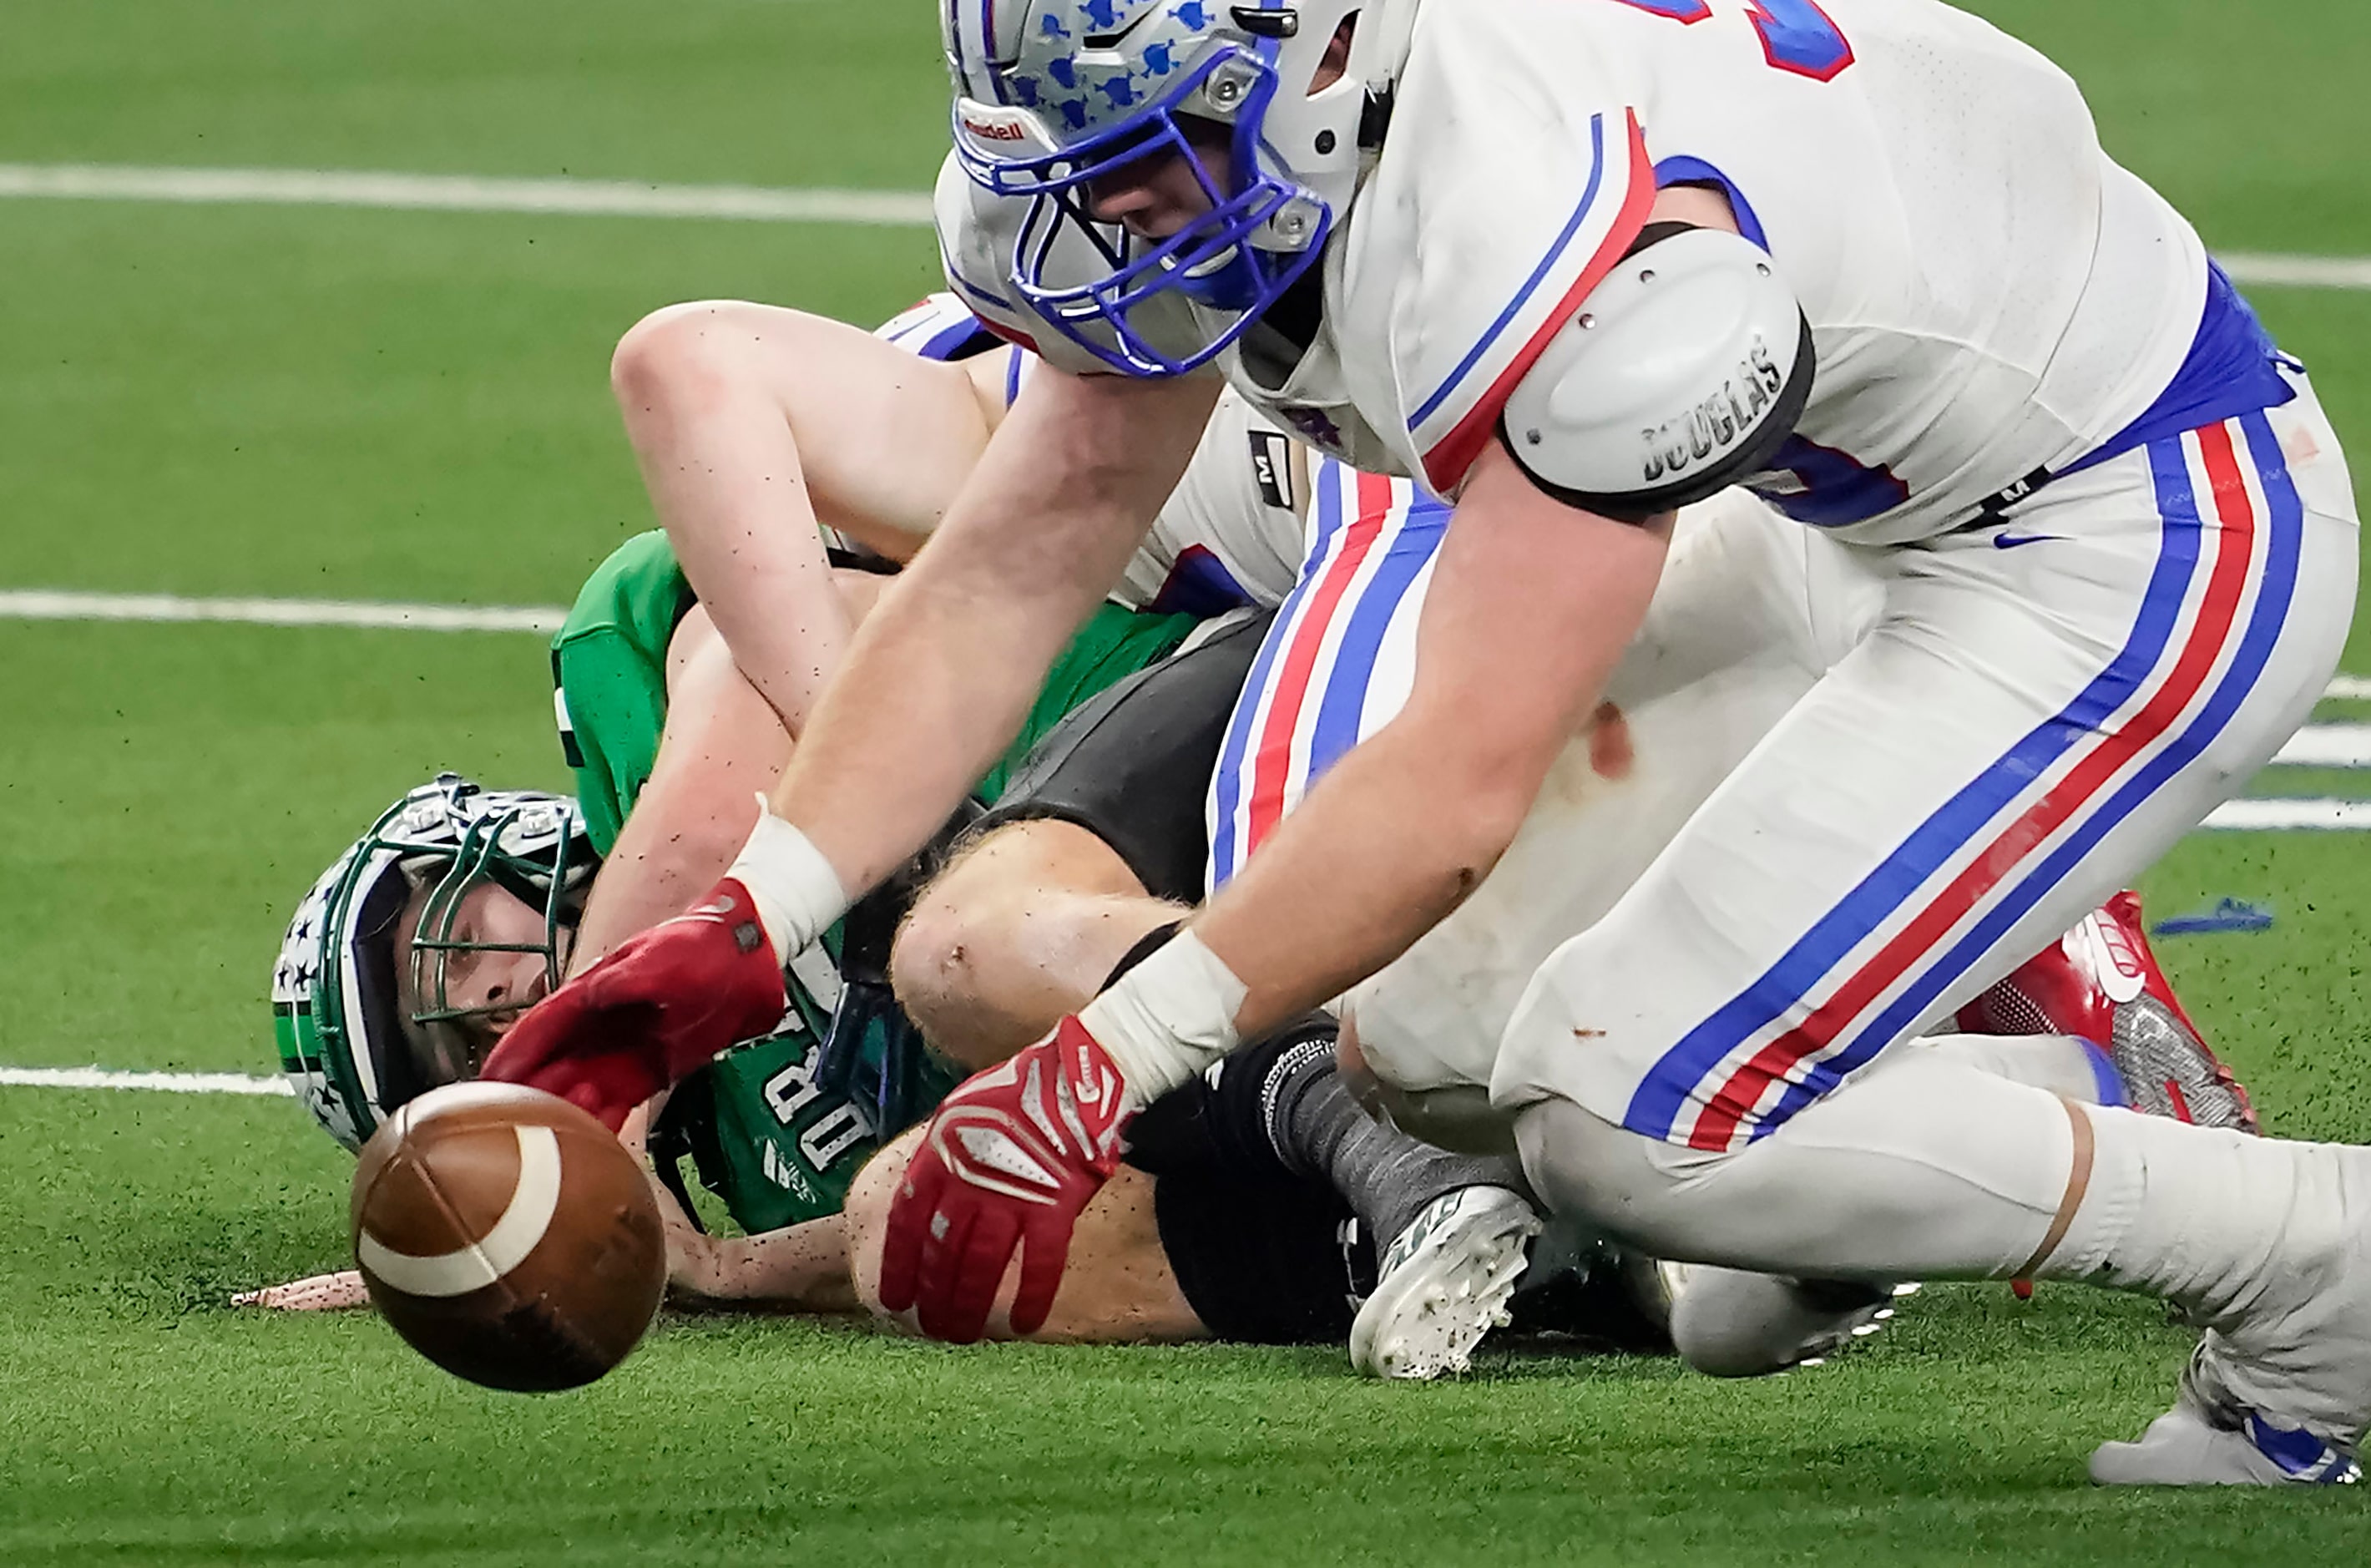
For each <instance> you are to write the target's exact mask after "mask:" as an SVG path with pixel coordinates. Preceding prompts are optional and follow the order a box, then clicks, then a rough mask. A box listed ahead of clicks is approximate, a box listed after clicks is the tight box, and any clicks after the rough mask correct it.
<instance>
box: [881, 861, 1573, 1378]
mask: <svg viewBox="0 0 2371 1568" xmlns="http://www.w3.org/2000/svg"><path fill="white" fill-rule="evenodd" d="M1186 913H1187V911H1186V910H1185V907H1184V906H1182V905H1179V904H1175V903H1172V902H1170V901H1168V900H1163V899H1158V898H1154V897H1151V896H1150V895H1149V894H1147V893H1146V892H1145V891H1144V889H1143V887H1142V885H1141V884H1140V883H1139V882H1138V881H1137V879H1136V877H1135V875H1134V873H1132V872H1131V871H1130V870H1129V869H1128V865H1127V864H1126V862H1124V861H1123V860H1122V859H1121V858H1120V856H1119V855H1118V854H1116V852H1114V851H1113V850H1112V849H1111V847H1110V846H1109V845H1108V844H1106V843H1105V842H1104V841H1103V840H1102V839H1101V838H1099V837H1098V836H1096V835H1095V834H1093V833H1092V832H1090V831H1088V830H1086V829H1084V828H1081V827H1079V826H1076V825H1075V824H1072V823H1069V822H1063V821H1056V820H1036V821H1020V822H1014V823H1011V824H1008V825H1006V826H1004V827H1001V828H999V829H997V830H995V831H993V832H991V833H990V834H989V835H988V836H987V837H986V838H984V839H982V840H981V841H980V842H979V843H978V844H977V845H976V846H974V848H973V849H972V850H970V851H969V852H968V853H967V854H965V855H964V856H962V857H960V858H959V859H957V860H956V862H955V863H954V865H951V866H949V867H948V869H947V870H946V871H945V872H943V874H942V875H941V876H940V877H939V878H938V880H937V881H936V882H935V883H933V884H932V886H931V888H929V889H926V890H925V891H924V893H923V895H922V897H921V898H920V899H919V900H918V901H917V902H916V905H915V908H914V912H913V913H912V914H910V915H909V916H908V920H907V923H906V924H905V926H904V927H903V928H902V929H901V931H900V932H899V935H898V942H897V947H896V953H895V955H894V957H893V960H892V969H893V979H894V981H895V982H896V987H897V993H898V998H899V1001H900V1002H901V1003H902V1004H903V1005H905V1006H906V1008H907V1010H908V1016H911V1017H913V1018H914V1019H915V1020H916V1022H917V1023H918V1024H919V1025H920V1026H921V1028H922V1029H923V1032H924V1034H925V1036H926V1037H927V1038H928V1039H930V1040H931V1044H932V1045H933V1046H934V1047H935V1048H936V1049H938V1050H939V1051H942V1052H943V1053H945V1054H947V1055H949V1056H950V1057H953V1058H954V1059H955V1060H957V1061H960V1062H963V1063H965V1064H966V1065H967V1066H971V1067H975V1068H977V1067H980V1066H986V1065H989V1064H992V1063H995V1062H998V1061H1001V1060H1002V1059H1003V1058H1005V1057H1006V1056H1009V1055H1011V1054H1012V1052H1014V1051H1019V1050H1020V1049H1021V1048H1023V1047H1024V1046H1026V1045H1028V1044H1029V1043H1030V1042H1032V1041H1033V1040H1037V1039H1039V1038H1040V1037H1042V1036H1043V1035H1044V1034H1045V1032H1046V1031H1047V1029H1049V1028H1052V1027H1053V1025H1054V1022H1055V1021H1056V1020H1057V1019H1058V1018H1060V1017H1061V1016H1063V1015H1064V1014H1066V1013H1069V1012H1072V1011H1075V1010H1076V1009H1077V1008H1078V1007H1080V1006H1081V1005H1084V1004H1085V1003H1086V1001H1087V1000H1088V999H1089V998H1090V997H1092V996H1093V995H1094V994H1095V993H1096V992H1097V991H1099V990H1101V989H1102V988H1103V986H1104V985H1105V983H1106V982H1107V981H1108V980H1109V979H1110V977H1111V976H1112V974H1113V972H1114V971H1115V970H1116V968H1117V967H1118V966H1119V965H1120V964H1121V963H1122V962H1123V961H1124V960H1125V959H1126V958H1127V957H1128V953H1129V952H1130V950H1131V949H1133V948H1135V947H1137V946H1138V945H1139V942H1140V941H1141V940H1142V939H1143V938H1144V937H1145V936H1146V935H1149V934H1150V933H1151V932H1153V931H1155V930H1157V929H1159V928H1161V927H1162V926H1165V925H1168V924H1170V923H1173V922H1174V921H1176V920H1177V919H1179V918H1181V917H1182V916H1184V915H1185V914H1186ZM1189 1092H1194V1093H1197V1094H1201V1095H1204V1096H1205V1106H1204V1109H1202V1110H1201V1111H1200V1112H1199V1113H1198V1116H1197V1120H1199V1121H1203V1122H1204V1123H1206V1124H1209V1125H1212V1126H1215V1127H1218V1128H1220V1129H1221V1131H1220V1132H1219V1133H1218V1136H1219V1137H1220V1139H1221V1140H1223V1141H1225V1144H1226V1147H1227V1149H1228V1151H1229V1153H1228V1156H1227V1158H1228V1162H1229V1164H1230V1166H1231V1167H1232V1168H1235V1169H1238V1170H1255V1169H1265V1170H1267V1171H1270V1172H1272V1173H1273V1174H1274V1175H1276V1176H1278V1177H1282V1178H1293V1177H1298V1178H1304V1179H1307V1178H1322V1179H1324V1180H1326V1181H1327V1182H1329V1183H1330V1184H1331V1185H1332V1186H1333V1187H1334V1188H1335V1190H1336V1191H1339V1192H1340V1193H1341V1194H1342V1195H1343V1197H1344V1198H1345V1199H1346V1200H1347V1202H1349V1203H1350V1204H1351V1206H1352V1208H1353V1209H1355V1210H1357V1211H1358V1213H1359V1215H1360V1218H1361V1219H1362V1221H1363V1222H1364V1223H1365V1224H1366V1225H1367V1227H1368V1230H1369V1232H1370V1234H1371V1236H1372V1237H1373V1238H1374V1241H1375V1245H1376V1247H1377V1249H1378V1250H1379V1253H1380V1258H1379V1265H1380V1266H1379V1268H1378V1270H1377V1283H1376V1287H1375V1290H1374V1292H1373V1294H1372V1295H1371V1296H1370V1297H1369V1298H1368V1300H1367V1302H1366V1304H1365V1306H1364V1307H1362V1308H1361V1310H1360V1312H1359V1318H1358V1320H1357V1322H1356V1323H1355V1324H1354V1325H1353V1327H1352V1339H1351V1353H1352V1361H1353V1364H1354V1365H1358V1366H1359V1368H1360V1369H1361V1370H1364V1371H1368V1372H1371V1373H1373V1374H1375V1375H1377V1376H1388V1377H1410V1378H1418V1379H1422V1378H1430V1377H1435V1376H1441V1375H1442V1374H1444V1373H1452V1372H1459V1371H1463V1369H1464V1368H1465V1366H1466V1365H1467V1364H1468V1362H1469V1360H1470V1358H1471V1356H1472V1354H1473V1351H1474V1348H1475V1345H1476V1344H1478V1343H1479V1342H1480V1341H1481V1339H1482V1338H1483V1336H1484V1335H1485V1334H1486V1333H1487V1332H1488V1331H1489V1330H1490V1329H1491V1328H1492V1327H1494V1326H1496V1325H1497V1324H1498V1323H1499V1322H1501V1321H1503V1320H1504V1308H1505V1306H1506V1303H1507V1300H1508V1298H1509V1296H1510V1295H1512V1294H1513V1291H1514V1289H1515V1286H1516V1284H1517V1283H1518V1281H1519V1279H1520V1278H1521V1275H1522V1273H1523V1270H1524V1266H1525V1257H1526V1252H1525V1249H1526V1247H1527V1245H1528V1243H1529V1242H1530V1241H1531V1239H1532V1237H1533V1236H1534V1235H1536V1234H1537V1233H1538V1230H1539V1221H1538V1218H1537V1216H1536V1214H1534V1213H1533V1211H1532V1206H1531V1202H1530V1200H1529V1198H1528V1196H1527V1195H1526V1194H1525V1193H1523V1192H1522V1191H1521V1185H1522V1182H1521V1175H1520V1173H1519V1172H1518V1171H1517V1170H1516V1169H1515V1167H1514V1163H1513V1161H1512V1160H1511V1159H1509V1158H1506V1157H1503V1156H1499V1157H1485V1158H1475V1157H1473V1156H1461V1155H1456V1154H1452V1153H1448V1152H1445V1151H1443V1150H1440V1149H1439V1148H1436V1147H1433V1146H1431V1145H1428V1144H1423V1143H1420V1142H1418V1141H1417V1140H1416V1139H1414V1138H1412V1137H1409V1136H1407V1135H1405V1133H1403V1132H1400V1131H1398V1130H1397V1129H1394V1128H1392V1127H1390V1126H1389V1125H1388V1124H1380V1123H1378V1122H1376V1121H1373V1120H1372V1119H1371V1117H1370V1116H1369V1115H1368V1114H1367V1113H1366V1112H1365V1111H1364V1110H1363V1109H1361V1108H1360V1107H1359V1104H1358V1102H1357V1101H1356V1100H1355V1099H1354V1098H1353V1097H1352V1096H1351V1094H1350V1092H1349V1090H1348V1088H1347V1087H1346V1086H1345V1085H1344V1083H1343V1081H1342V1079H1341V1078H1340V1075H1339V1074H1338V1073H1337V1072H1336V1064H1335V1060H1334V1050H1333V1040H1332V1028H1331V1026H1330V1024H1323V1023H1313V1025H1312V1026H1311V1027H1310V1028H1306V1029H1303V1030H1301V1031H1299V1032H1298V1033H1296V1034H1293V1035H1290V1036H1289V1037H1286V1038H1278V1039H1273V1040H1268V1041H1266V1042H1263V1043H1262V1044H1261V1045H1259V1046H1257V1047H1255V1048H1253V1049H1252V1050H1250V1051H1247V1052H1245V1053H1244V1054H1243V1055H1242V1056H1240V1057H1238V1058H1236V1059H1234V1060H1232V1061H1230V1062H1229V1063H1226V1064H1225V1066H1224V1067H1223V1068H1222V1069H1221V1070H1220V1073H1219V1074H1216V1075H1215V1078H1214V1079H1213V1080H1212V1081H1211V1082H1209V1083H1208V1084H1207V1085H1205V1086H1202V1087H1200V1088H1197V1089H1195V1090H1192V1091H1189ZM1099 1201H1100V1200H1099ZM1088 1212H1089V1214H1093V1212H1094V1211H1093V1209H1090V1210H1089V1211H1088ZM1080 1261H1081V1260H1080V1254H1079V1253H1077V1252H1076V1251H1074V1252H1073V1253H1072V1254H1071V1267H1072V1268H1073V1269H1076V1268H1078V1267H1079V1266H1080ZM864 1266H865V1265H864V1263H863V1261H862V1255H860V1257H859V1261H858V1267H859V1269H860V1271H862V1269H863V1267H864ZM860 1278H862V1273H861V1272H860ZM1066 1278H1067V1276H1066ZM1057 1310H1059V1308H1057Z"/></svg>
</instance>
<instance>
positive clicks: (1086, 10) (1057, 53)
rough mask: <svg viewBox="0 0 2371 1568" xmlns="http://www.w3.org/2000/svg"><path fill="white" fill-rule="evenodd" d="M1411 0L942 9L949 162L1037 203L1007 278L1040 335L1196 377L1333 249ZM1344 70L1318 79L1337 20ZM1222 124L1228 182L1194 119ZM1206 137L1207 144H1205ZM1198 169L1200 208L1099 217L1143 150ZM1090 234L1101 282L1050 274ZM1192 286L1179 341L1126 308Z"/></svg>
mask: <svg viewBox="0 0 2371 1568" xmlns="http://www.w3.org/2000/svg"><path fill="white" fill-rule="evenodd" d="M1415 8H1416V0H1244V3H1241V4H1231V3H1229V0H1020V3H1018V4H1016V3H1014V0H1003V3H1002V4H999V3H998V0H951V3H950V4H949V5H948V6H946V8H945V10H944V12H943V18H942V19H943V33H944V39H945V44H946V52H947V63H948V66H949V69H950V70H952V71H953V73H954V78H955V85H956V92H957V98H956V101H955V110H954V143H955V156H956V157H957V158H958V159H959V160H961V162H962V164H963V167H964V169H965V171H966V173H967V174H969V175H970V177H971V178H972V179H973V180H976V181H977V182H978V183H979V184H980V185H981V186H982V187H984V188H986V189H987V190H989V191H990V192H995V193H996V194H997V195H999V196H1002V197H1009V198H1012V199H1015V200H1018V201H1022V202H1024V203H1027V204H1028V206H1027V212H1026V214H1025V215H1024V218H1023V219H1022V220H1021V221H1020V222H1019V223H1018V225H1017V226H1016V229H1017V235H1018V238H1017V239H1016V241H1015V242H1014V244H1013V247H1012V257H1011V260H1010V264H1009V271H1008V276H1009V281H1010V282H1011V284H1012V287H1013V288H1014V289H1016V290H1017V291H1018V292H1019V293H1020V295H1021V296H1022V298H1023V299H1024V301H1025V302H1026V303H1027V305H1028V306H1029V308H1031V309H1032V310H1033V311H1034V312H1035V314H1036V315H1037V316H1039V317H1040V318H1041V319H1043V320H1044V321H1045V322H1046V323H1047V325H1048V326H1050V327H1051V328H1053V329H1054V330H1055V331H1058V332H1060V333H1062V334H1063V335H1064V336H1065V337H1068V338H1070V339H1071V340H1072V341H1074V342H1076V343H1080V344H1081V345H1082V346H1084V347H1085V348H1087V349H1088V351H1089V352H1090V353H1091V354H1093V355H1094V357H1095V358H1097V359H1099V360H1101V361H1102V362H1104V363H1105V364H1106V365H1108V366H1111V367H1113V368H1115V369H1117V370H1120V371H1122V372H1125V373H1127V374H1129V375H1136V376H1170V375H1177V374H1180V373H1182V372H1184V371H1186V370H1190V369H1193V368H1194V367H1195V366H1199V365H1201V364H1203V363H1205V362H1207V361H1208V360H1209V359H1210V358H1211V357H1212V356H1213V355H1215V354H1218V353H1219V352H1220V350H1221V349H1223V348H1224V347H1225V346H1226V345H1227V344H1228V343H1232V341H1233V340H1234V339H1235V337H1236V336H1237V335H1238V334H1240V333H1241V332H1242V331H1243V329H1244V328H1245V327H1247V326H1248V325H1249V324H1250V323H1251V322H1253V321H1254V320H1256V319H1258V318H1259V315H1260V313H1261V312H1262V311H1264V310H1265V309H1266V308H1267V307H1268V306H1270V305H1272V304H1274V303H1275V301H1276V300H1277V298H1278V296H1281V295H1282V294H1283V293H1284V291H1285V290H1286V289H1287V288H1289V287H1290V285H1292V283H1293V281H1294V280H1295V279H1297V278H1298V277H1300V275H1301V273H1303V272H1305V271H1306V270H1307V269H1308V267H1309V266H1310V264H1311V263H1312V262H1313V261H1315V260H1316V258H1317V257H1318V255H1319V254H1320V253H1321V251H1322V250H1323V249H1324V243H1325V240H1326V238H1327V236H1329V235H1330V234H1331V233H1332V232H1333V231H1334V228H1335V226H1336V224H1337V223H1338V222H1339V221H1340V218H1341V215H1342V213H1343V211H1344V210H1345V209H1346V208H1347V206H1348V204H1349V202H1350V198H1351V195H1352V193H1353V192H1354V191H1355V190H1356V189H1357V186H1358V181H1359V174H1360V172H1361V168H1362V159H1363V157H1364V156H1365V155H1366V154H1368V153H1369V152H1371V150H1372V149H1373V147H1374V145H1376V144H1377V143H1378V142H1379V141H1380V138H1381V134H1382V123H1383V122H1384V120H1385V118H1386V116H1385V114H1383V113H1382V112H1380V110H1382V109H1384V108H1386V107H1387V106H1388V103H1389V99H1390V91H1391V82H1392V79H1393V77H1394V75H1396V73H1397V71H1398V69H1399V65H1400V63H1401V60H1402V59H1403V58H1404V57H1405V52H1406V43H1407V35H1408V31H1409V29H1410V27H1411V26H1412V25H1413V20H1414V13H1415ZM1354 18H1355V19H1356V24H1357V25H1356V26H1355V27H1354V28H1353V29H1352V31H1351V34H1350V42H1349V51H1348V58H1347V68H1346V69H1345V70H1344V72H1343V74H1342V75H1340V76H1339V77H1338V78H1336V80H1334V81H1332V82H1330V83H1328V84H1326V85H1324V86H1323V87H1316V88H1315V89H1314V90H1312V88H1313V83H1314V82H1315V80H1316V77H1317V75H1318V72H1319V68H1320V66H1321V65H1322V64H1324V59H1325V54H1326V50H1327V47H1328V45H1329V44H1330V43H1331V42H1332V41H1333V40H1334V38H1335V36H1336V32H1337V31H1339V30H1340V29H1342V28H1343V27H1344V25H1345V24H1346V23H1350V22H1352V21H1353V20H1354ZM1181 122H1204V123H1205V124H1206V125H1208V126H1210V127H1214V128H1215V133H1214V134H1220V135H1223V136H1224V138H1225V140H1226V144H1227V147H1228V153H1229V157H1228V159H1227V163H1228V168H1227V169H1226V171H1225V174H1224V178H1223V180H1220V178H1217V177H1214V176H1213V174H1212V173H1211V172H1210V170H1209V168H1208V167H1207V166H1206V165H1205V163H1204V162H1203V160H1202V159H1201V158H1199V157H1197V156H1196V153H1195V149H1194V145H1193V142H1192V140H1191V139H1190V138H1189V136H1188V134H1187V130H1186V128H1185V124H1183V123H1181ZM1207 139H1208V137H1207V136H1206V140H1207ZM1162 154H1174V155H1177V156H1182V157H1185V158H1186V159H1187V160H1188V164H1189V166H1190V167H1191V168H1193V169H1194V171H1195V172H1196V174H1197V178H1198V179H1199V180H1200V182H1201V185H1202V189H1203V191H1204V192H1205V194H1206V195H1207V196H1208V198H1209V212H1208V213H1207V214H1206V215H1203V216H1202V217H1201V218H1200V219H1198V220H1197V221H1196V222H1195V223H1193V224H1191V225H1189V226H1187V227H1186V228H1185V230H1184V231H1183V232H1181V233H1179V234H1176V235H1174V236H1172V237H1170V238H1165V239H1161V240H1157V241H1155V240H1145V239H1140V238H1134V237H1131V236H1128V235H1126V234H1124V233H1120V232H1118V231H1116V230H1115V229H1114V228H1112V227H1111V226H1107V225H1102V224H1098V223H1096V222H1095V221H1094V220H1093V216H1092V215H1091V214H1090V212H1089V211H1088V205H1087V203H1088V190H1087V188H1088V185H1089V183H1090V182H1091V181H1093V180H1100V179H1105V178H1106V177H1108V176H1110V175H1111V174H1113V173H1114V172H1115V171H1116V170H1118V169H1119V168H1122V167H1123V166H1125V165H1128V164H1129V163H1133V162H1136V161H1137V160H1139V159H1142V158H1146V157H1155V156H1159V155H1162ZM1066 234H1067V235H1068V236H1070V237H1071V238H1072V239H1075V238H1076V237H1078V236H1080V235H1083V236H1084V237H1085V238H1087V240H1088V241H1089V243H1091V244H1092V245H1093V247H1094V249H1095V250H1096V251H1098V252H1099V253H1100V256H1101V260H1102V268H1101V271H1100V273H1095V274H1094V275H1091V276H1089V277H1087V278H1086V279H1085V280H1084V281H1080V280H1079V278H1078V276H1077V273H1078V269H1077V268H1076V267H1075V266H1074V265H1057V264H1056V255H1057V250H1058V247H1059V246H1060V245H1061V243H1062V241H1063V239H1064V236H1065V235H1066ZM1173 292H1174V293H1182V294H1183V295H1184V296H1186V297H1187V298H1189V299H1190V300H1191V301H1193V303H1194V304H1195V305H1196V306H1197V310H1196V312H1195V314H1196V315H1197V319H1200V320H1202V321H1203V322H1204V324H1205V325H1204V331H1202V332H1201V333H1200V334H1199V341H1197V342H1196V343H1191V344H1189V345H1187V346H1185V348H1184V349H1182V350H1180V349H1178V348H1176V347H1174V346H1166V345H1164V343H1162V341H1161V340H1162V339H1163V338H1165V337H1168V336H1169V334H1166V333H1147V332H1144V331H1139V330H1136V328H1135V326H1134V324H1133V323H1132V321H1131V318H1132V316H1133V315H1134V313H1135V312H1136V311H1137V310H1138V309H1139V308H1141V307H1144V306H1145V305H1147V304H1148V303H1149V302H1151V301H1154V300H1157V299H1160V298H1161V297H1162V296H1166V295H1170V294H1172V293H1173Z"/></svg>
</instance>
